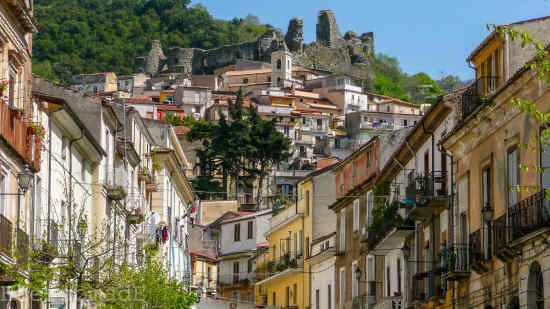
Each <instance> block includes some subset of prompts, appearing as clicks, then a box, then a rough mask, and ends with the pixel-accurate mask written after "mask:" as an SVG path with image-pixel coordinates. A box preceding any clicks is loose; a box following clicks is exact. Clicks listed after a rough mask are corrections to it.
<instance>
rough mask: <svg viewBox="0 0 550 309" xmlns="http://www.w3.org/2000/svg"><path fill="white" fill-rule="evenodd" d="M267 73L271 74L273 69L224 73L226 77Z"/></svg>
mask: <svg viewBox="0 0 550 309" xmlns="http://www.w3.org/2000/svg"><path fill="white" fill-rule="evenodd" d="M267 73H271V69H256V70H241V71H227V72H225V73H223V75H226V76H241V75H255V74H267Z"/></svg>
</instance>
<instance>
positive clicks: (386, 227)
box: [367, 204, 403, 246]
mask: <svg viewBox="0 0 550 309" xmlns="http://www.w3.org/2000/svg"><path fill="white" fill-rule="evenodd" d="M397 210H398V207H397V205H396V204H383V205H381V206H379V207H377V208H375V209H374V210H373V212H372V213H373V220H372V224H371V225H370V226H369V228H368V232H369V239H368V240H367V242H368V243H369V245H370V246H373V245H375V244H376V243H378V242H379V241H380V240H382V239H383V238H384V237H385V236H386V234H387V233H388V232H389V231H391V230H392V229H393V228H394V227H396V226H398V225H401V224H402V223H403V218H402V217H401V216H400V215H399V214H398V213H397Z"/></svg>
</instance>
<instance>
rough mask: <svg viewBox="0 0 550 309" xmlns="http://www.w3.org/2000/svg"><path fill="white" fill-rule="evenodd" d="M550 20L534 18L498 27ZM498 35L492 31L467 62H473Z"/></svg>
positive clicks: (544, 17)
mask: <svg viewBox="0 0 550 309" xmlns="http://www.w3.org/2000/svg"><path fill="white" fill-rule="evenodd" d="M548 18H550V16H543V17H537V18H532V19H526V20H522V21H517V22H514V23H511V24H502V25H499V26H498V27H507V26H515V25H521V24H525V23H530V22H534V21H541V20H545V19H548ZM497 35H498V33H497V32H495V31H492V32H491V33H490V34H489V35H488V36H487V37H485V39H483V41H481V43H479V45H478V46H477V47H476V48H475V49H474V50H473V51H472V53H470V55H469V56H468V58H466V61H471V60H472V58H474V57H475V56H476V55H477V54H478V53H479V52H480V51H481V50H482V49H483V48H484V47H485V46H486V45H487V44H489V42H490V41H492V40H493V39H494V38H495V37H496V36H497Z"/></svg>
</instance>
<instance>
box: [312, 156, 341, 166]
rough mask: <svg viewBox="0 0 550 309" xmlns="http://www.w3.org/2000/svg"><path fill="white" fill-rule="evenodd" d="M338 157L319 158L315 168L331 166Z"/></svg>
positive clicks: (336, 161)
mask: <svg viewBox="0 0 550 309" xmlns="http://www.w3.org/2000/svg"><path fill="white" fill-rule="evenodd" d="M338 161H340V160H338V158H326V159H321V160H317V168H325V167H327V166H331V165H333V164H334V163H338Z"/></svg>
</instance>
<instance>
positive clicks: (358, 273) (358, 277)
mask: <svg viewBox="0 0 550 309" xmlns="http://www.w3.org/2000/svg"><path fill="white" fill-rule="evenodd" d="M361 275H362V271H361V268H359V266H357V268H355V280H357V281H361Z"/></svg>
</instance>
